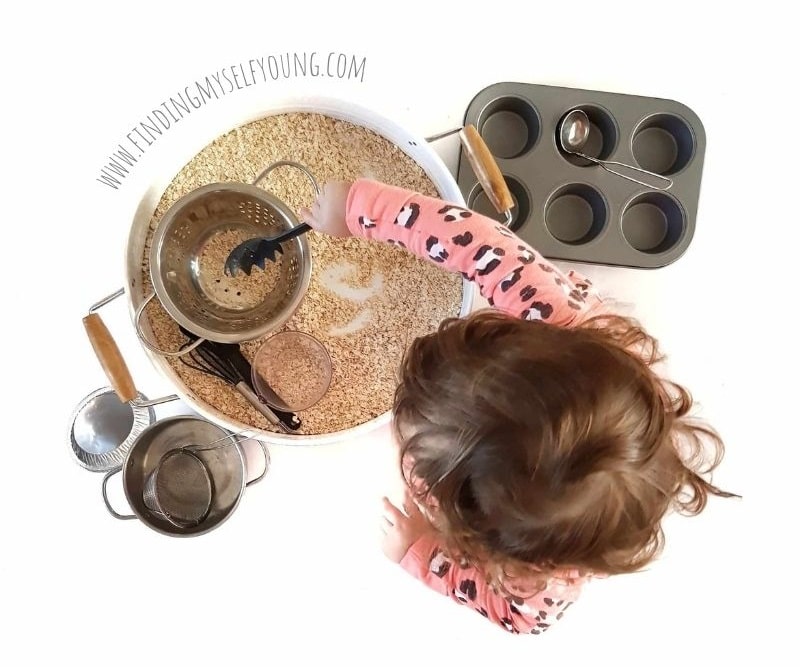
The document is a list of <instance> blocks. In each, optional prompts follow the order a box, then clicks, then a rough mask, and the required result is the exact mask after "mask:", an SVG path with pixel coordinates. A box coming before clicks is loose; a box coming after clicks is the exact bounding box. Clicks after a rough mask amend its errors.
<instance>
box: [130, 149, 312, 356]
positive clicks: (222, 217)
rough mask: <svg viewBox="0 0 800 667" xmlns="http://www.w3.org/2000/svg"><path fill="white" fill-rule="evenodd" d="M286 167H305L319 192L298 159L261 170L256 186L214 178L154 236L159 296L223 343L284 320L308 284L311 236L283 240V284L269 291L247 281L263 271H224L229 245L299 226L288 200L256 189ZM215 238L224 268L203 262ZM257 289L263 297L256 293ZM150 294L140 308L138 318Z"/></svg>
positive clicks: (153, 275)
mask: <svg viewBox="0 0 800 667" xmlns="http://www.w3.org/2000/svg"><path fill="white" fill-rule="evenodd" d="M279 166H292V167H296V168H298V169H300V170H301V171H303V172H304V173H305V174H306V176H308V177H309V179H310V180H311V183H312V184H313V186H314V189H315V190H316V191H317V192H318V191H319V188H318V186H317V183H316V181H315V180H314V177H313V176H312V175H311V174H310V173H309V172H308V170H307V169H306V168H305V167H303V166H302V165H300V164H297V163H295V162H289V161H280V162H276V163H274V164H272V165H270V166H269V167H267V168H266V169H265V170H264V171H263V172H261V174H259V176H258V177H257V178H256V180H255V181H254V182H253V184H252V185H251V184H247V183H238V182H230V183H212V184H210V185H206V186H203V187H201V188H198V189H196V190H193V191H192V192H190V193H189V194H187V195H185V196H184V197H182V198H181V199H179V200H178V201H177V202H176V203H175V204H173V205H172V206H171V207H170V209H169V210H168V211H167V212H166V213H165V214H164V216H163V218H162V219H161V221H160V222H159V225H158V227H157V229H156V231H155V233H154V235H153V241H152V247H151V250H150V279H151V281H152V283H153V289H154V291H155V292H154V295H155V296H157V297H158V299H159V301H160V303H161V305H162V307H163V308H164V310H166V311H167V313H168V314H169V315H170V316H171V317H172V318H173V319H174V320H175V321H176V322H177V323H178V324H180V325H181V326H183V327H184V328H185V329H188V330H189V331H191V332H193V333H194V334H196V335H197V336H199V337H201V338H205V339H208V340H212V341H216V342H219V343H240V342H243V341H246V340H253V339H255V338H259V337H261V336H263V335H264V334H266V333H268V332H269V331H272V330H274V329H277V328H279V327H280V326H281V325H282V324H284V323H285V322H286V321H287V320H288V319H289V318H290V317H291V316H292V314H293V313H294V312H295V310H296V309H297V307H298V306H299V305H300V302H301V301H302V299H303V296H304V295H305V292H306V290H307V289H308V283H309V281H310V279H311V251H310V247H309V244H308V240H307V239H306V238H305V236H300V237H297V238H294V239H291V240H290V241H288V242H286V243H284V244H283V254H282V256H280V259H279V262H278V266H277V267H275V268H276V269H277V278H276V282H275V284H274V286H272V287H271V288H270V289H269V290H268V291H267V292H265V293H263V294H260V293H258V292H257V291H255V292H254V290H253V289H252V288H253V285H254V283H252V282H251V283H248V280H251V281H252V280H259V279H263V278H262V275H263V274H262V273H261V272H254V275H253V276H248V277H244V276H242V277H237V278H228V277H226V276H224V274H223V272H222V263H223V262H224V260H225V258H226V256H227V255H226V253H225V252H224V249H227V251H230V250H232V249H233V247H235V245H237V243H238V242H240V241H244V240H246V239H248V238H253V237H259V236H275V235H277V234H279V233H281V232H284V231H286V230H288V229H291V228H292V227H295V226H297V224H298V220H297V217H296V216H295V215H294V213H293V212H292V211H291V210H290V209H289V208H288V207H287V206H286V204H284V203H283V202H282V201H281V200H280V199H278V198H276V197H275V196H274V195H272V194H271V193H269V192H268V191H266V190H264V189H263V188H260V187H257V184H258V183H259V182H260V181H261V180H262V179H263V178H265V177H266V175H267V174H268V173H269V172H270V171H272V170H273V169H275V168H276V167H279ZM223 239H226V241H223ZM215 243H216V244H217V245H218V246H219V248H221V249H222V250H223V251H222V252H220V253H218V254H219V258H218V259H219V261H220V269H219V274H217V272H216V271H211V272H210V271H208V269H207V268H205V269H204V268H203V267H202V259H203V257H204V256H207V255H206V253H207V251H208V248H209V247H213V245H214V244H215ZM273 277H274V276H273ZM235 281H239V282H238V283H237V282H235ZM254 294H257V295H258V296H257V297H256V298H255V299H254V298H253V295H254ZM149 298H152V296H151V297H149ZM149 298H148V299H147V300H145V302H144V303H142V304H141V306H140V309H139V311H138V313H137V323H138V316H140V315H141V312H142V310H143V309H144V306H145V305H146V303H147V301H149ZM138 328H139V327H138V326H137V329H138ZM141 337H142V336H140V338H141ZM143 342H145V343H146V344H147V341H145V340H143ZM148 346H150V347H152V346H151V345H148ZM157 351H159V352H162V353H163V351H162V350H157Z"/></svg>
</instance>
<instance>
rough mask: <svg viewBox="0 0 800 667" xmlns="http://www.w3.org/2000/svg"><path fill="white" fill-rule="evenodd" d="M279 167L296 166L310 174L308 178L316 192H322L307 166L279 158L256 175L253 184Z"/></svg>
mask: <svg viewBox="0 0 800 667" xmlns="http://www.w3.org/2000/svg"><path fill="white" fill-rule="evenodd" d="M278 167H294V168H295V169H299V170H300V171H302V172H303V173H304V174H305V175H306V176H308V180H309V181H311V185H313V186H314V192H315V193H316V194H319V193H320V190H319V184H318V183H317V179H315V178H314V175H313V174H312V173H311V172H310V171H309V170H308V168H307V167H304V166H303V165H302V164H300V163H299V162H293V161H292V160H278V161H277V162H273V163H272V164H271V165H269V166H268V167H267V168H266V169H264V171H262V172H261V173H260V174H259V175H258V176H256V180H254V181H253V185H258V184H259V183H260V182H261V181H263V180H264V179H265V178H266V177H267V174H269V172H271V171H272V170H273V169H277V168H278Z"/></svg>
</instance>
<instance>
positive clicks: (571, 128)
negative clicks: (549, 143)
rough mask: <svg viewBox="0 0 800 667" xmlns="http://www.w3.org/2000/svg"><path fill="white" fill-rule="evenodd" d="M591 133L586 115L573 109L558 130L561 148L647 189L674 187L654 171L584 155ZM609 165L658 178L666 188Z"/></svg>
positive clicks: (668, 180)
mask: <svg viewBox="0 0 800 667" xmlns="http://www.w3.org/2000/svg"><path fill="white" fill-rule="evenodd" d="M590 131H591V124H590V122H589V117H588V116H587V115H586V113H585V112H583V111H581V110H580V109H573V110H572V111H570V112H569V113H567V114H566V115H565V116H564V117H563V118H562V119H561V123H560V124H559V129H558V142H559V144H560V145H561V148H562V149H563V150H565V151H566V152H567V153H571V154H572V155H577V156H579V157H582V158H583V159H584V160H589V162H593V163H594V164H598V165H600V166H601V167H602V168H603V169H605V170H606V171H607V172H609V173H610V174H614V175H616V176H620V177H621V178H624V179H627V180H629V181H633V182H634V183H638V184H639V185H644V186H645V187H647V188H652V189H654V190H669V189H670V188H671V187H672V179H671V178H667V177H666V176H662V175H661V174H655V173H653V172H652V171H647V169H642V168H641V167H635V166H633V165H632V164H624V163H622V162H614V161H613V160H600V159H598V158H596V157H592V156H591V155H586V154H585V153H583V152H582V150H583V147H584V146H585V145H586V142H587V141H588V140H589V132H590ZM609 164H615V165H617V166H619V167H625V169H630V170H632V171H636V172H639V173H641V174H647V175H648V176H652V177H653V178H657V179H658V180H660V181H663V182H665V183H666V186H665V187H662V186H660V185H654V184H653V183H645V182H644V181H640V180H638V179H636V178H633V177H632V176H626V175H625V174H623V173H620V172H619V171H616V170H614V169H610V168H609V167H607V166H606V165H609Z"/></svg>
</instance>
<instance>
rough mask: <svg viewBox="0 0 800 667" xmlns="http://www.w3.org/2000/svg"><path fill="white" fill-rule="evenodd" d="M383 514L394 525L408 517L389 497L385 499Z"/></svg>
mask: <svg viewBox="0 0 800 667" xmlns="http://www.w3.org/2000/svg"><path fill="white" fill-rule="evenodd" d="M383 515H384V516H385V517H386V519H387V520H388V521H389V522H390V523H391V524H392V525H394V524H396V523H398V522H399V521H403V520H404V519H405V518H406V515H405V514H403V513H402V512H401V511H400V510H399V509H397V508H396V507H395V506H394V505H392V503H391V501H390V500H389V499H388V498H384V499H383Z"/></svg>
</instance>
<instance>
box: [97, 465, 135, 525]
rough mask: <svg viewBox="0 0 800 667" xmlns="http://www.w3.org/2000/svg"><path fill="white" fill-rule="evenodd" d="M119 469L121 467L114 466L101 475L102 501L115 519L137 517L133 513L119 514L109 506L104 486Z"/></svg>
mask: <svg viewBox="0 0 800 667" xmlns="http://www.w3.org/2000/svg"><path fill="white" fill-rule="evenodd" d="M121 470H122V468H115V469H114V470H112V471H111V472H108V473H106V475H105V477H103V501H104V502H105V504H106V509H107V510H108V511H109V513H110V514H111V516H113V517H114V518H115V519H122V520H123V521H124V520H127V519H136V518H138V517H137V516H136V515H135V514H120V513H119V512H117V511H116V510H115V509H114V508H113V507H111V502H110V501H109V499H108V491H107V490H106V486H107V485H108V480H109V479H111V477H113V476H114V475H116V474H117V473H118V472H120V471H121Z"/></svg>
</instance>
